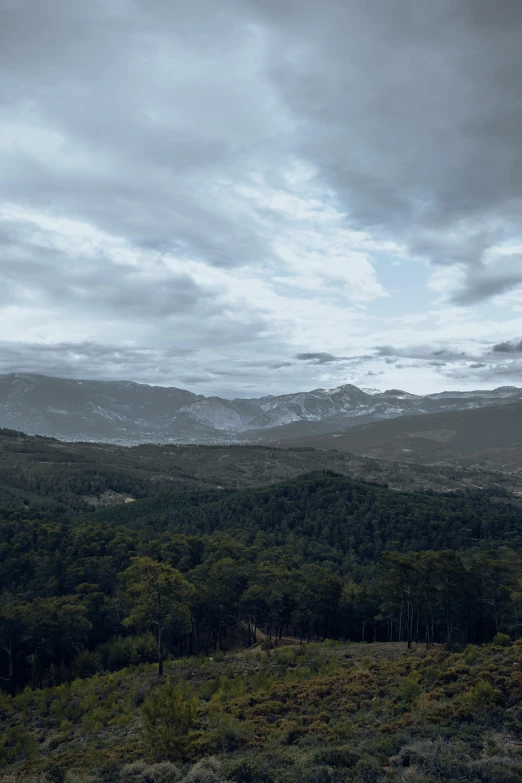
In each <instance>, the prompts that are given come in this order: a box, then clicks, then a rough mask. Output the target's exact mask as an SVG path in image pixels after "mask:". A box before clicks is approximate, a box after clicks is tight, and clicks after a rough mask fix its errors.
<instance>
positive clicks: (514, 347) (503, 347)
mask: <svg viewBox="0 0 522 783" xmlns="http://www.w3.org/2000/svg"><path fill="white" fill-rule="evenodd" d="M492 350H493V351H494V353H522V340H519V341H518V342H517V341H515V342H512V343H510V342H505V343H497V344H496V345H494V346H493V348H492Z"/></svg>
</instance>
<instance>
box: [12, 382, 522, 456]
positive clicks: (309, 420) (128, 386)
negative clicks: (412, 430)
mask: <svg viewBox="0 0 522 783" xmlns="http://www.w3.org/2000/svg"><path fill="white" fill-rule="evenodd" d="M518 400H522V389H518V388H516V387H511V386H509V387H505V386H504V387H500V388H499V389H494V390H485V391H484V390H478V391H472V392H452V391H448V392H440V393H437V394H430V395H427V396H420V395H416V394H409V393H408V392H405V391H402V390H400V389H389V390H387V391H379V390H377V389H359V388H358V387H357V386H353V385H351V384H346V385H344V386H339V387H337V388H335V389H314V390H312V391H308V392H297V393H295V394H284V395H279V396H273V395H270V396H266V397H259V398H255V399H234V400H227V399H223V398H221V397H204V396H202V395H197V394H193V393H192V392H189V391H186V390H184V389H176V388H164V387H159V386H147V385H145V384H138V383H133V382H130V381H82V380H70V379H63V378H51V377H47V376H42V375H30V374H11V375H4V376H0V426H1V427H7V428H10V429H16V430H21V431H23V432H27V433H30V434H39V435H51V436H54V437H58V438H63V439H67V440H73V439H74V440H104V441H113V442H125V443H138V442H146V441H149V442H151V441H155V442H180V443H198V442H200V443H212V442H215V443H223V442H242V441H245V440H251V441H262V440H266V439H272V438H278V437H282V436H284V435H286V434H288V435H290V436H292V437H297V436H299V435H301V434H302V435H307V434H310V433H322V432H324V433H326V432H333V431H335V430H337V429H340V428H343V427H344V428H346V427H350V426H353V425H356V424H362V423H366V422H369V421H377V420H382V419H391V418H395V417H397V416H403V415H411V414H426V413H438V412H441V411H451V410H467V409H472V408H482V407H484V406H490V405H504V404H507V403H512V402H516V401H518Z"/></svg>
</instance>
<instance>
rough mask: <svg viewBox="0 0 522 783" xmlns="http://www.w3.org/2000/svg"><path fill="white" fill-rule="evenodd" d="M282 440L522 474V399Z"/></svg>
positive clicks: (373, 455) (388, 457)
mask: <svg viewBox="0 0 522 783" xmlns="http://www.w3.org/2000/svg"><path fill="white" fill-rule="evenodd" d="M279 445H286V446H289V445H292V446H301V447H306V446H308V447H311V448H318V449H332V448H334V449H339V450H341V451H347V452H350V453H353V454H360V455H362V454H364V455H366V456H368V457H371V458H373V459H379V460H397V461H401V462H412V463H415V464H422V465H428V466H430V465H431V466H435V465H440V466H450V465H452V466H455V467H457V466H458V467H467V468H471V469H484V470H495V471H502V472H506V473H513V474H515V475H517V474H522V404H521V403H516V404H511V405H506V406H495V407H489V408H485V409H484V408H482V409H475V410H467V411H448V412H444V413H433V414H430V415H429V416H422V415H417V416H402V417H400V418H396V419H391V420H388V421H380V422H372V423H369V424H363V425H361V426H358V427H351V428H350V429H348V430H343V431H338V432H335V433H329V434H323V435H312V436H309V437H304V438H291V439H287V440H284V439H282V440H281V441H279Z"/></svg>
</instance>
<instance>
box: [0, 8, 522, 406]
mask: <svg viewBox="0 0 522 783" xmlns="http://www.w3.org/2000/svg"><path fill="white" fill-rule="evenodd" d="M521 39H522V3H521V2H520V0H496V2H494V3H493V2H491V0H459V2H455V0H437V2H433V0H372V2H361V0H321V1H320V2H319V1H318V0H219V2H216V0H190V2H188V1H187V0H184V2H181V0H89V2H84V0H0V373H10V372H24V373H29V372H31V373H43V374H47V375H56V376H60V377H73V378H92V379H127V380H134V381H138V382H143V383H150V384H158V385H172V386H178V387H182V388H187V389H190V390H192V391H194V392H197V393H198V394H205V395H213V394H215V395H220V396H226V397H251V396H259V395H265V394H280V393H287V392H293V391H298V390H305V389H313V388H317V387H323V388H331V387H336V386H339V385H342V384H345V383H353V384H355V385H357V386H361V387H364V388H367V387H369V388H378V389H389V388H401V389H406V390H408V391H411V392H415V393H429V392H436V391H441V390H443V389H470V388H494V387H496V386H504V385H515V386H522V145H521V143H520V140H521V138H522V86H521V79H520V74H521V70H522V47H521V46H520V40H521Z"/></svg>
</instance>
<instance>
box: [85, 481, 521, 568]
mask: <svg viewBox="0 0 522 783" xmlns="http://www.w3.org/2000/svg"><path fill="white" fill-rule="evenodd" d="M89 518H90V519H93V518H94V519H96V520H97V521H99V522H104V523H111V524H115V525H124V526H126V527H128V526H130V527H132V528H146V527H150V528H153V529H154V530H165V529H169V530H176V531H182V532H184V533H188V534H195V535H198V534H199V535H201V534H209V533H213V532H215V531H218V530H220V531H227V532H232V531H234V532H235V533H239V532H240V533H241V534H242V536H243V537H245V538H246V539H247V540H253V539H254V538H255V536H256V535H257V534H258V533H261V532H262V533H268V534H275V535H276V536H277V537H278V539H279V540H283V539H286V538H287V537H288V536H292V537H293V538H294V539H299V538H301V539H306V540H307V541H308V542H310V543H311V542H314V543H315V544H317V545H322V546H329V547H332V548H333V549H334V550H336V551H338V552H342V553H347V552H349V551H351V552H353V553H355V554H356V555H357V557H358V558H362V559H363V560H373V559H375V558H376V557H378V556H379V554H380V553H381V552H383V551H385V550H387V549H399V550H403V551H407V550H417V551H418V550H422V549H447V548H452V549H462V548H466V547H471V546H474V545H476V544H477V543H478V542H481V541H482V542H484V541H487V540H489V541H503V542H506V543H508V542H509V543H510V544H518V543H521V544H522V503H520V502H519V501H517V500H516V499H514V498H513V497H512V496H511V495H510V494H509V493H507V492H506V493H503V492H502V491H501V490H498V489H496V490H481V491H479V490H476V491H470V492H462V493H459V494H455V495H451V496H441V495H435V494H433V493H431V494H430V493H420V492H417V493H412V492H409V493H407V492H396V491H394V490H392V489H389V488H387V487H382V486H379V485H374V484H369V483H364V482H360V481H353V480H351V479H349V478H346V477H345V476H340V475H336V474H334V473H331V472H324V473H312V474H309V475H306V476H301V477H299V478H297V479H295V480H293V481H289V482H284V483H282V484H278V485H275V486H271V487H267V488H263V489H253V490H248V489H247V490H235V491H233V490H221V491H220V490H214V491H211V492H206V493H196V492H181V493H174V492H164V493H162V494H159V495H157V496H155V497H152V498H145V499H142V500H138V501H136V502H135V503H133V504H130V505H125V506H116V507H114V508H111V509H106V510H105V511H100V512H98V513H96V514H95V515H90V517H89Z"/></svg>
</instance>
